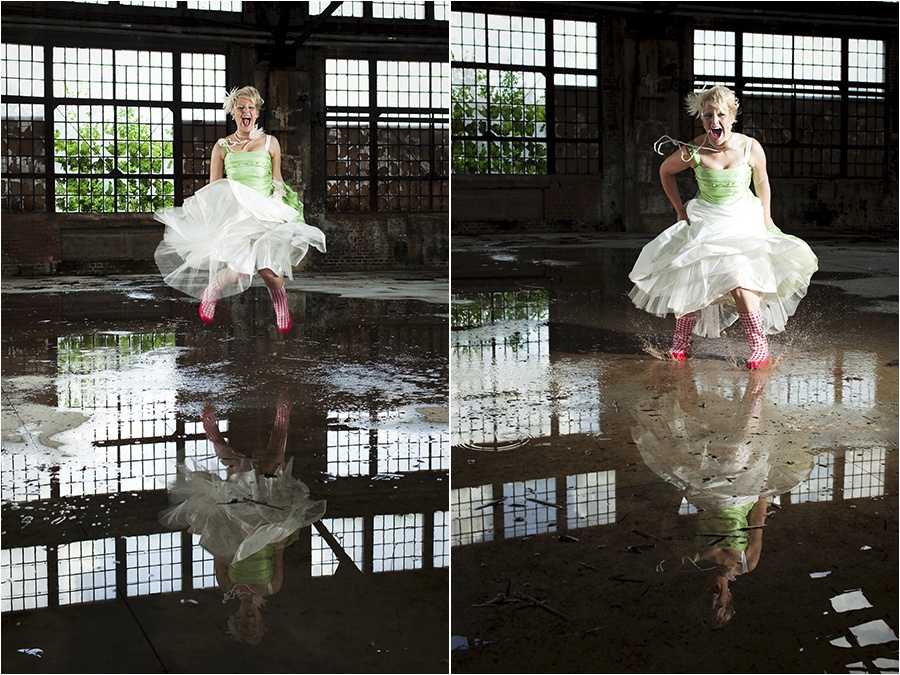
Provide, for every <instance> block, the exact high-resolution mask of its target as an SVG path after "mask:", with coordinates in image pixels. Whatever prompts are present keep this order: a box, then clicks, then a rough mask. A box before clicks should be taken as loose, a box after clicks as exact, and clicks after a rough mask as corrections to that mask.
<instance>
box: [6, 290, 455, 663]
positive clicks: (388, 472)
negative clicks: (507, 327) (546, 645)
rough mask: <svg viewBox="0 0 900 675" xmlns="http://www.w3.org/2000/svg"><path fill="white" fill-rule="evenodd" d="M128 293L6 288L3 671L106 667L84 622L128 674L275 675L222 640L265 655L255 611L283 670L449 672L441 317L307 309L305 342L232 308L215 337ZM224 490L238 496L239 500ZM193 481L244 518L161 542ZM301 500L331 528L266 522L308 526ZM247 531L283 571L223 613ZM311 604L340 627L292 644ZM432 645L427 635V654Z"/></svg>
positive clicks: (300, 316) (259, 297)
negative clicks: (286, 405) (41, 665)
mask: <svg viewBox="0 0 900 675" xmlns="http://www.w3.org/2000/svg"><path fill="white" fill-rule="evenodd" d="M133 290H134V289H133V288H131V287H130V286H126V287H123V289H122V290H121V291H120V292H114V291H110V285H109V284H107V285H106V286H104V285H99V286H98V287H97V288H96V289H95V290H94V291H93V292H91V291H85V290H80V291H79V292H78V293H77V294H75V295H72V296H65V298H64V299H63V300H62V301H60V298H59V297H58V296H57V294H58V293H59V292H62V291H61V290H60V289H58V288H57V289H54V290H53V291H52V292H48V293H46V294H42V293H34V294H33V295H32V296H28V298H27V301H26V299H25V296H24V295H21V296H10V297H11V301H10V302H7V296H6V294H5V293H4V307H3V325H4V329H5V330H4V333H3V374H4V377H3V409H2V412H3V455H2V462H3V463H2V470H3V480H2V490H3V512H2V530H3V549H2V554H3V559H2V567H3V585H4V593H3V608H2V611H3V612H4V614H5V615H6V616H14V617H16V623H15V624H12V623H8V622H7V621H6V616H5V621H4V633H5V635H4V643H6V644H7V645H8V647H5V651H4V657H5V658H10V656H12V658H17V657H18V658H24V657H25V656H24V655H22V654H18V653H17V652H13V647H14V646H15V647H17V648H29V649H30V648H31V647H35V646H37V645H39V646H40V648H41V649H43V661H45V662H48V664H49V665H51V666H52V667H54V669H56V670H57V672H73V669H76V668H88V669H90V667H91V666H90V665H89V664H90V663H92V658H93V657H91V656H90V655H87V654H85V652H84V650H83V649H81V648H77V649H76V648H73V647H71V646H70V645H71V644H72V643H73V638H72V635H73V634H76V633H77V632H78V629H76V628H72V626H77V625H84V626H85V629H86V630H87V629H88V627H89V630H91V631H92V633H93V634H103V635H107V634H117V635H119V638H117V639H116V640H115V641H114V642H113V643H112V646H108V648H105V649H104V653H106V654H108V655H111V657H113V656H114V657H115V658H116V659H118V663H119V664H121V668H122V669H123V672H129V671H134V672H145V671H146V670H147V669H148V668H156V667H158V666H155V665H153V664H155V663H163V664H165V665H164V667H165V669H167V670H176V671H177V670H181V669H184V668H189V667H190V666H189V663H195V662H196V659H198V658H200V659H201V660H203V661H204V663H205V664H207V666H209V667H210V668H211V669H216V668H221V669H222V670H223V672H224V671H227V670H229V669H231V668H240V669H242V670H246V671H247V672H258V671H259V668H260V666H259V661H258V657H254V656H253V649H254V648H253V647H252V646H250V645H249V644H242V645H238V644H237V643H235V642H234V640H233V639H232V638H231V637H229V636H228V631H229V630H231V631H232V633H235V632H236V633H238V634H239V635H242V636H243V637H244V640H245V643H246V640H247V639H249V640H250V642H254V641H256V638H255V637H251V638H248V635H249V633H248V631H247V630H245V629H246V626H245V624H246V623H247V622H248V621H250V623H254V622H256V623H260V621H259V620H258V619H259V617H257V616H256V613H257V610H259V613H260V615H261V617H262V620H261V623H263V624H264V625H265V626H266V631H265V634H264V635H263V636H262V639H261V641H260V642H259V646H260V647H264V648H266V650H267V659H266V666H265V669H266V672H269V670H271V669H272V668H273V667H274V668H275V669H276V670H277V669H281V668H292V667H294V666H291V665H289V664H295V660H296V648H297V646H298V645H299V644H301V643H303V645H304V646H303V649H304V650H307V651H308V653H310V654H312V655H320V656H316V657H315V658H316V659H317V660H319V661H320V662H321V663H322V664H323V665H322V667H323V668H324V664H325V663H326V662H328V663H331V664H332V665H331V667H332V668H334V667H338V668H340V669H346V670H354V669H358V668H360V667H362V666H360V665H359V664H363V663H368V660H369V659H370V658H371V654H370V653H369V651H370V647H368V646H367V645H372V644H377V645H378V648H379V649H380V653H381V654H382V655H383V658H382V661H383V662H384V663H387V664H391V665H388V666H387V668H388V669H396V670H397V672H404V671H406V670H409V669H410V668H412V669H413V670H421V671H422V672H427V671H430V670H432V669H433V664H434V663H439V662H440V660H441V659H443V658H445V654H446V635H447V616H446V612H445V611H441V609H440V608H441V606H442V604H444V603H443V600H445V598H446V593H447V591H446V589H447V568H448V564H449V518H448V516H449V512H448V503H447V485H448V463H449V434H448V433H447V424H446V420H447V412H446V411H447V355H446V344H447V339H448V328H447V325H446V319H445V318H443V317H441V316H440V314H441V312H442V309H441V310H439V311H435V305H434V304H433V303H431V302H420V301H416V300H411V299H405V298H404V296H405V295H406V293H405V291H404V292H397V293H394V295H395V296H397V297H390V298H388V299H373V298H372V297H371V294H369V295H368V296H367V297H360V298H354V297H341V298H336V297H335V296H323V295H320V294H315V293H300V292H295V293H293V294H292V295H291V296H289V297H291V303H292V305H291V307H292V313H293V314H294V317H295V324H296V326H295V329H294V330H293V331H292V332H291V333H289V334H288V335H287V336H282V335H280V334H278V333H277V331H275V330H273V316H272V311H271V303H269V302H268V300H267V297H266V296H265V289H256V288H254V289H251V290H250V291H248V292H247V293H245V294H243V295H242V296H241V297H240V298H236V299H233V300H232V301H230V302H223V303H222V305H221V307H220V308H219V310H218V311H217V313H216V321H215V323H214V324H213V325H212V326H205V325H203V324H201V323H200V321H199V319H197V318H196V316H195V312H196V303H195V302H194V303H192V302H189V301H185V300H184V299H182V298H180V297H178V296H176V295H174V294H172V293H171V292H169V291H168V289H165V288H162V287H159V286H156V287H154V286H152V285H146V286H141V290H140V292H139V293H136V292H133ZM54 308H55V310H54ZM54 311H55V312H56V313H55V314H54ZM38 317H40V318H39V320H38ZM74 317H79V318H78V319H77V320H75V319H74ZM284 401H289V402H291V403H292V408H291V410H290V413H289V414H288V415H287V416H286V417H284V418H283V419H282V418H281V417H280V416H279V415H280V413H279V412H278V411H279V410H280V408H279V404H280V403H282V402H284ZM208 410H212V411H214V413H215V417H216V424H215V431H212V430H211V428H210V427H209V424H206V425H205V424H204V419H205V415H206V414H207V413H206V412H205V411H208ZM279 420H280V422H279ZM239 468H240V469H241V471H239V470H238V469H239ZM186 471H187V472H190V471H194V472H199V473H193V474H190V473H185V472H186ZM230 475H231V476H232V477H234V476H239V478H240V480H239V481H238V482H237V483H236V485H237V486H242V487H240V490H243V492H241V491H240V490H239V489H238V487H235V490H237V491H235V492H234V494H232V492H229V491H228V489H226V487H227V486H228V485H230V484H231V483H230V482H229V476H230ZM268 475H274V476H277V477H278V478H270V477H268ZM247 476H253V479H252V480H251V479H249V478H246V477H247ZM188 477H192V479H191V480H190V481H189V480H188ZM198 477H205V478H204V480H205V483H204V482H203V481H200V482H198ZM323 477H329V479H327V480H326V479H324V478H323ZM234 480H237V478H234ZM189 484H195V485H196V484H205V485H208V486H209V493H208V494H207V493H203V495H200V497H201V498H202V499H203V500H205V501H204V502H203V503H204V504H207V506H208V507H209V513H218V512H219V509H222V508H229V509H232V510H233V512H234V513H240V514H242V515H241V517H240V518H236V519H234V520H232V521H225V522H224V525H222V526H217V528H218V529H214V530H213V531H214V532H216V533H218V534H215V535H211V534H210V530H209V527H208V526H206V525H204V524H202V523H200V521H198V520H197V519H198V518H200V517H201V514H206V513H207V511H205V510H202V509H201V510H198V511H196V512H195V513H194V515H193V516H192V517H191V518H190V519H188V521H185V522H184V523H181V526H180V527H167V526H165V525H164V524H162V523H161V522H160V520H159V517H158V516H159V514H160V512H162V511H164V510H165V509H167V508H168V507H169V506H170V504H171V502H172V500H173V499H174V496H173V495H174V493H173V489H176V488H178V487H179V486H182V487H183V486H184V485H189ZM301 485H306V486H308V488H309V490H310V491H311V494H310V499H311V500H312V501H321V502H326V503H327V508H326V511H325V513H324V515H323V516H322V517H321V518H320V519H316V520H315V522H312V523H310V519H309V518H299V519H292V520H290V521H288V520H285V519H284V518H275V519H273V518H272V517H270V516H271V514H272V513H277V514H281V515H282V516H283V515H284V514H285V513H293V512H294V511H295V510H296V508H295V506H293V505H295V503H296V501H291V500H290V499H289V500H288V501H285V500H284V497H285V495H292V494H300V491H301V488H300V487H299V486H301ZM216 491H221V492H222V495H220V496H221V497H222V499H218V498H217V497H215V495H216V494H218V493H217V492H216ZM238 492H240V494H238ZM234 499H237V501H235V502H234V503H231V502H232V501H233V500H234ZM292 499H293V498H292ZM220 501H221V502H223V503H222V504H219V503H218V502H220ZM204 508H206V507H204ZM266 514H268V515H266ZM316 515H317V514H316ZM263 516H265V517H263ZM179 522H180V521H179ZM285 523H286V524H285ZM170 525H171V524H170ZM188 525H190V527H188ZM238 526H240V527H244V528H250V530H249V531H247V532H245V533H244V535H242V536H244V538H245V539H246V541H250V542H265V543H267V544H268V543H271V544H273V545H274V549H273V550H272V551H271V554H266V555H267V556H268V557H267V558H266V561H267V562H266V566H268V567H272V568H273V569H274V570H276V571H277V575H276V576H273V577H272V578H269V579H268V580H266V579H263V580H262V581H259V580H254V581H251V582H247V583H248V585H249V587H250V588H251V589H252V590H253V592H252V593H250V594H249V595H248V594H246V593H244V591H245V590H246V588H245V587H243V586H240V587H238V591H240V592H238V591H235V592H234V593H232V595H234V596H235V597H234V598H233V599H231V600H228V601H227V602H226V603H225V604H223V594H225V593H226V591H228V586H229V582H228V581H227V573H228V572H227V570H228V569H229V568H228V565H229V564H233V563H234V562H235V561H234V560H227V561H224V567H222V563H223V560H222V558H223V555H224V554H223V549H222V545H221V543H219V544H216V541H217V540H221V539H222V537H221V533H222V532H226V531H231V530H233V529H234V528H236V527H238ZM223 528H224V529H223ZM278 528H281V529H280V530H279V529H278ZM282 530H283V531H282ZM288 530H292V531H291V532H288ZM201 535H203V537H204V538H201ZM294 539H295V540H294ZM228 541H230V540H228ZM229 546H230V548H232V549H233V548H235V546H232V545H229ZM247 547H255V544H253V545H252V546H251V545H250V544H245V545H244V548H243V549H242V550H247ZM226 548H228V547H226ZM259 550H260V552H262V551H265V550H268V549H266V548H265V547H264V548H261V549H259ZM234 555H237V554H236V553H235V554H234ZM238 562H240V561H238ZM223 570H226V571H225V572H224V573H225V574H226V577H224V578H225V581H224V582H223V577H222V574H223ZM273 574H274V572H273ZM341 580H343V582H342V581H341ZM269 583H272V584H273V587H272V590H268V587H267V584H269ZM260 589H261V590H260ZM257 591H258V592H257ZM254 597H258V598H261V599H262V600H264V601H265V602H264V604H263V606H261V607H258V606H257V605H256V604H254V602H253V598H254ZM241 598H243V599H241ZM247 598H249V601H248V600H247ZM248 602H249V604H248ZM125 604H127V605H128V607H129V608H130V611H129V612H128V613H127V614H124V615H123V613H122V608H124V606H125ZM310 606H314V607H318V608H319V609H318V610H317V612H316V615H317V618H316V621H317V625H318V626H319V628H320V629H321V630H322V633H321V634H320V633H318V632H317V633H316V636H317V637H316V638H315V640H314V641H313V640H312V638H311V637H310V638H304V637H301V638H299V639H300V642H298V641H297V640H298V638H297V637H296V636H294V629H293V626H296V625H304V623H305V622H306V621H307V618H306V617H307V616H308V608H309V607H310ZM375 607H377V608H379V611H378V612H375V613H373V612H372V611H371V608H375ZM384 611H387V615H385V614H383V613H382V612H384ZM37 612H40V613H42V615H43V616H45V617H52V619H50V620H49V622H44V621H41V622H36V621H34V620H32V618H31V617H33V616H36V614H35V613H37ZM375 614H377V615H378V616H375ZM350 615H352V616H354V617H356V618H355V620H354V627H353V628H352V633H353V635H352V636H351V635H349V634H348V632H347V631H348V628H347V627H345V624H346V622H345V620H344V617H346V616H350ZM75 616H77V618H78V623H71V622H72V618H73V617H75ZM386 616H387V617H389V618H385V617H386ZM39 624H40V625H39ZM43 625H46V626H48V627H47V628H42V627H40V626H43ZM229 625H230V626H231V628H229ZM424 627H427V632H428V633H429V636H428V637H426V638H424V639H419V638H413V635H418V634H419V633H420V632H421V631H422V630H423V628H424ZM251 632H252V631H251ZM144 636H146V637H144ZM292 636H293V637H292ZM148 639H149V640H151V641H152V642H153V643H154V645H155V649H156V650H157V651H156V655H155V656H154V654H153V653H149V652H148V651H147V650H146V647H145V645H146V640H148ZM185 640H188V641H190V643H191V646H190V649H186V648H184V645H183V643H184V642H185ZM75 642H77V640H76V641H75ZM307 643H308V644H307ZM283 645H290V648H284V649H282V648H281V646H283ZM410 645H414V646H413V647H412V648H411V647H410ZM237 647H243V648H244V651H240V649H237V650H236V648H237ZM7 651H8V652H13V653H12V654H7V653H6V652H7ZM225 655H227V656H225ZM335 655H338V656H335ZM28 657H29V658H33V656H31V655H29V656H28ZM335 659H337V660H335ZM10 663H12V661H10ZM76 663H78V664H80V665H79V666H76V665H75V664H76ZM337 663H342V664H343V665H340V666H336V665H335V664H337ZM278 664H281V665H278ZM413 664H418V665H413ZM97 667H98V668H99V667H100V666H97ZM117 667H118V666H117ZM205 667H206V666H205ZM98 672H99V671H98Z"/></svg>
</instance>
